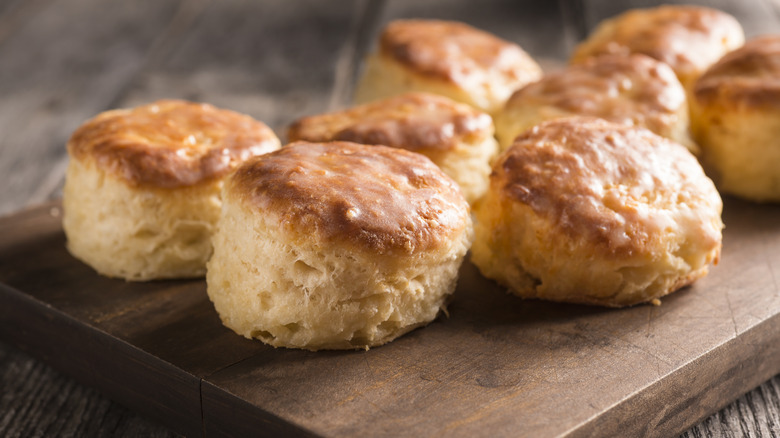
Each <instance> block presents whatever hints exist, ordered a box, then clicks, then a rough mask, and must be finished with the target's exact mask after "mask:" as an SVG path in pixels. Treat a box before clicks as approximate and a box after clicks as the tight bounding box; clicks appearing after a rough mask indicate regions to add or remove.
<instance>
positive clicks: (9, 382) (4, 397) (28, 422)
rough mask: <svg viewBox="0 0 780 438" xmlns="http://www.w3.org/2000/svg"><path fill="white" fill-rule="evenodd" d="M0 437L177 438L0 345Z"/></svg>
mask: <svg viewBox="0 0 780 438" xmlns="http://www.w3.org/2000/svg"><path fill="white" fill-rule="evenodd" d="M0 363H2V364H3V367H1V368H0V381H1V382H3V386H2V392H1V393H0V436H4V437H9V438H10V437H26V436H82V437H98V436H100V437H107V436H115V435H123V436H145V437H155V438H167V437H174V436H177V435H176V434H174V433H172V432H170V431H169V429H168V428H166V427H164V426H161V425H159V424H158V423H153V422H151V421H149V420H148V419H146V418H144V417H141V416H139V415H138V414H137V413H135V412H132V411H130V410H128V409H127V408H125V407H122V406H120V405H119V404H117V403H115V402H112V401H110V400H108V399H107V398H106V397H105V396H104V395H101V394H100V393H98V392H97V390H95V389H91V388H88V387H86V386H84V385H82V384H80V383H78V382H76V381H75V380H73V379H71V378H67V377H65V376H63V375H61V374H60V373H58V372H57V371H55V370H54V369H52V368H51V367H49V366H48V365H45V364H43V363H42V362H40V361H38V360H34V359H33V358H31V357H30V356H28V355H27V354H25V353H23V352H21V351H19V350H16V349H14V348H12V347H11V346H10V345H7V344H3V343H0Z"/></svg>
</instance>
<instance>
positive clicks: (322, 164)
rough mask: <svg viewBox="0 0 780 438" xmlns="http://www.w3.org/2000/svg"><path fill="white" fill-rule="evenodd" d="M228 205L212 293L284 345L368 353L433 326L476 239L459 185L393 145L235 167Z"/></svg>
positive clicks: (309, 149) (232, 316)
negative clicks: (406, 334) (364, 349)
mask: <svg viewBox="0 0 780 438" xmlns="http://www.w3.org/2000/svg"><path fill="white" fill-rule="evenodd" d="M223 202H224V204H223V205H224V207H223V211H222V215H221V217H220V221H219V230H218V231H217V233H216V235H215V236H214V255H213V257H212V258H211V260H210V261H209V263H208V272H207V275H206V282H207V285H208V287H207V291H208V295H209V298H210V299H211V301H212V302H213V303H214V306H215V308H216V310H217V312H218V313H219V315H220V317H221V319H222V322H223V324H224V325H225V326H227V327H228V328H230V329H232V330H233V331H235V332H236V333H238V334H240V335H243V336H245V337H247V338H256V339H260V340H261V341H263V342H265V343H267V344H270V345H273V346H275V347H290V348H303V349H309V350H319V349H356V348H368V347H371V346H378V345H382V344H384V343H386V342H389V341H391V340H393V339H395V338H396V337H398V336H400V335H402V334H404V333H406V332H408V331H410V330H412V329H414V328H416V327H420V326H423V325H426V324H428V323H429V322H431V321H432V320H433V319H434V318H435V317H436V315H437V314H438V313H439V311H440V310H441V309H443V308H444V305H445V301H446V299H447V297H448V296H449V295H450V294H451V293H452V291H453V290H454V288H455V283H456V280H457V274H458V269H459V266H460V264H461V262H462V260H463V257H464V255H465V254H466V251H467V250H468V247H469V245H470V242H471V239H472V237H473V236H472V234H473V233H472V224H471V216H470V213H469V206H468V203H467V202H466V200H465V199H464V198H463V195H462V194H461V192H460V190H459V189H458V187H457V185H456V184H455V183H454V182H453V181H452V180H451V179H450V178H449V177H447V176H446V175H445V174H444V173H443V172H442V171H441V170H440V169H439V168H438V167H436V165H434V164H433V163H432V162H431V161H430V160H429V159H428V158H426V157H424V156H422V155H420V154H416V153H412V152H408V151H405V150H402V149H396V148H390V147H385V146H366V145H360V144H356V143H350V142H329V143H308V142H296V143H292V144H289V145H287V146H285V147H283V148H282V149H280V150H279V151H276V152H272V153H270V154H267V155H264V156H262V157H258V158H257V159H254V160H251V161H249V162H247V163H246V164H244V165H243V166H241V167H240V168H239V169H237V170H236V172H235V173H234V174H233V175H232V176H231V177H230V178H229V179H228V181H227V182H226V184H225V187H224V190H223Z"/></svg>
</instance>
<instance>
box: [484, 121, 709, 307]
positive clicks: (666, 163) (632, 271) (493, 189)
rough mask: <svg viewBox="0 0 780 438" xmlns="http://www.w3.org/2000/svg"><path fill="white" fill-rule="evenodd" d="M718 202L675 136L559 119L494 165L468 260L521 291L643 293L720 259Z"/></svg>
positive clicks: (583, 296)
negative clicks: (673, 139)
mask: <svg viewBox="0 0 780 438" xmlns="http://www.w3.org/2000/svg"><path fill="white" fill-rule="evenodd" d="M721 210H722V202H721V199H720V196H719V195H718V192H717V191H716V190H715V186H714V185H713V183H712V181H711V180H710V179H709V178H707V177H706V176H705V174H704V172H703V171H702V169H701V166H700V165H699V163H698V162H697V161H696V158H694V156H693V155H692V154H691V153H690V152H689V151H688V150H687V149H685V147H683V146H682V145H679V144H677V143H674V142H672V141H670V140H667V139H665V138H663V137H660V136H658V135H655V134H653V133H652V132H650V131H648V130H646V129H642V128H635V127H628V126H625V125H620V124H615V123H610V122H607V121H604V120H602V119H594V118H581V117H577V118H568V119H556V120H552V121H548V122H544V123H542V124H540V125H536V126H535V127H534V128H532V129H531V130H529V131H526V132H525V133H524V134H522V135H521V136H520V137H518V138H517V139H516V140H515V143H514V145H513V146H512V147H511V148H509V149H507V150H506V151H505V152H504V153H503V154H501V155H500V156H499V158H498V159H497V161H496V163H495V164H494V166H493V173H492V174H491V179H490V189H489V190H488V193H487V195H486V196H485V198H484V200H483V201H482V202H481V203H480V204H479V205H478V206H477V207H476V218H475V223H476V225H475V234H476V237H475V241H474V245H473V247H472V249H471V261H472V262H473V263H474V264H475V265H476V266H477V267H478V268H479V269H480V271H481V272H482V273H483V274H484V275H485V276H486V277H488V278H492V279H495V280H496V281H497V282H499V283H500V284H502V285H505V286H507V287H509V288H510V289H511V291H512V292H513V293H514V294H516V295H518V296H520V297H523V298H540V299H545V300H552V301H562V302H571V303H583V304H594V305H602V306H609V307H621V306H628V305H633V304H637V303H643V302H647V301H651V300H654V299H657V298H659V297H662V296H664V295H666V294H668V293H670V292H673V291H674V290H676V289H679V288H680V287H682V286H685V285H687V284H690V283H692V282H693V281H695V280H696V279H698V278H700V277H702V276H704V275H706V274H707V271H708V267H709V265H710V264H711V263H717V260H718V258H719V255H720V248H721V230H722V228H723V223H722V221H721V216H720V215H721Z"/></svg>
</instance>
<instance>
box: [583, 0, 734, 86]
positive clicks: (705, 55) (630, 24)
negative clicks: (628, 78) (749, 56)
mask: <svg viewBox="0 0 780 438" xmlns="http://www.w3.org/2000/svg"><path fill="white" fill-rule="evenodd" d="M744 42H745V33H744V31H743V30H742V26H741V25H740V24H739V22H738V21H737V20H736V19H735V18H734V17H732V16H731V15H729V14H727V13H725V12H722V11H719V10H717V9H711V8H706V7H701V6H682V5H664V6H659V7H655V8H648V9H632V10H629V11H627V12H624V13H622V14H620V15H618V16H616V17H613V18H610V19H607V20H604V21H603V22H601V23H600V24H599V25H598V26H597V27H596V29H595V30H594V31H593V32H592V33H591V35H590V36H589V37H588V38H587V39H586V40H585V41H584V42H582V43H581V44H580V45H579V46H577V48H576V49H575V51H574V54H573V55H572V58H571V60H572V62H573V63H578V62H582V61H583V60H585V59H587V58H589V57H591V56H594V55H600V54H605V53H613V54H616V55H624V56H625V55H628V54H629V53H643V54H645V55H647V56H650V57H652V58H655V59H657V60H659V61H662V62H665V63H666V64H669V66H671V67H672V69H673V70H674V72H675V73H677V77H678V78H679V79H680V82H682V84H683V86H684V87H685V89H686V90H688V92H690V91H691V90H692V89H693V83H694V82H695V81H696V79H697V78H698V77H699V76H700V75H701V74H702V73H704V70H706V69H707V68H708V67H709V66H710V65H712V64H714V63H715V62H716V61H717V60H718V59H720V57H721V56H723V55H725V54H726V53H728V52H730V51H732V50H734V49H736V48H738V47H740V46H741V45H742V44H743V43H744Z"/></svg>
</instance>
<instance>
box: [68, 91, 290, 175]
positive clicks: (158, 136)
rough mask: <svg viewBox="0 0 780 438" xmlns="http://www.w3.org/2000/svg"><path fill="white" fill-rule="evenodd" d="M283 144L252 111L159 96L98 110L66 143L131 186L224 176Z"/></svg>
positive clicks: (73, 152)
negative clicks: (245, 112)
mask: <svg viewBox="0 0 780 438" xmlns="http://www.w3.org/2000/svg"><path fill="white" fill-rule="evenodd" d="M279 146H280V144H279V139H278V138H276V135H274V133H273V131H271V129H270V128H268V126H266V125H265V124H263V123H261V122H259V121H257V120H254V119H252V118H251V117H249V116H246V115H243V114H239V113H236V112H233V111H228V110H224V109H219V108H216V107H214V106H212V105H208V104H202V103H192V102H185V101H181V100H160V101H157V102H154V103H151V104H148V105H144V106H139V107H137V108H133V109H121V110H113V111H106V112H104V113H101V114H99V115H97V116H96V117H94V118H93V119H91V120H88V121H86V122H85V123H84V124H83V125H81V126H80V127H79V128H78V129H77V130H76V131H75V132H74V133H73V135H72V136H71V138H70V140H69V141H68V145H67V148H68V152H69V153H70V155H71V157H72V158H73V159H77V160H82V161H84V160H87V159H92V160H94V161H95V162H96V163H97V165H98V166H99V167H100V168H102V169H103V170H105V171H108V172H110V173H113V174H114V175H115V176H117V177H119V178H120V179H122V180H124V181H126V182H127V183H129V184H131V185H134V186H148V187H155V188H163V189H170V188H176V187H184V186H192V185H195V184H198V183H200V182H204V181H210V180H213V179H215V178H220V177H222V176H224V175H225V174H226V173H228V172H229V171H231V170H232V169H233V168H235V166H236V165H237V164H238V163H240V162H242V161H244V160H246V159H247V158H249V157H251V156H255V155H260V154H264V153H267V152H270V151H272V150H275V149H278V148H279Z"/></svg>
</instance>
